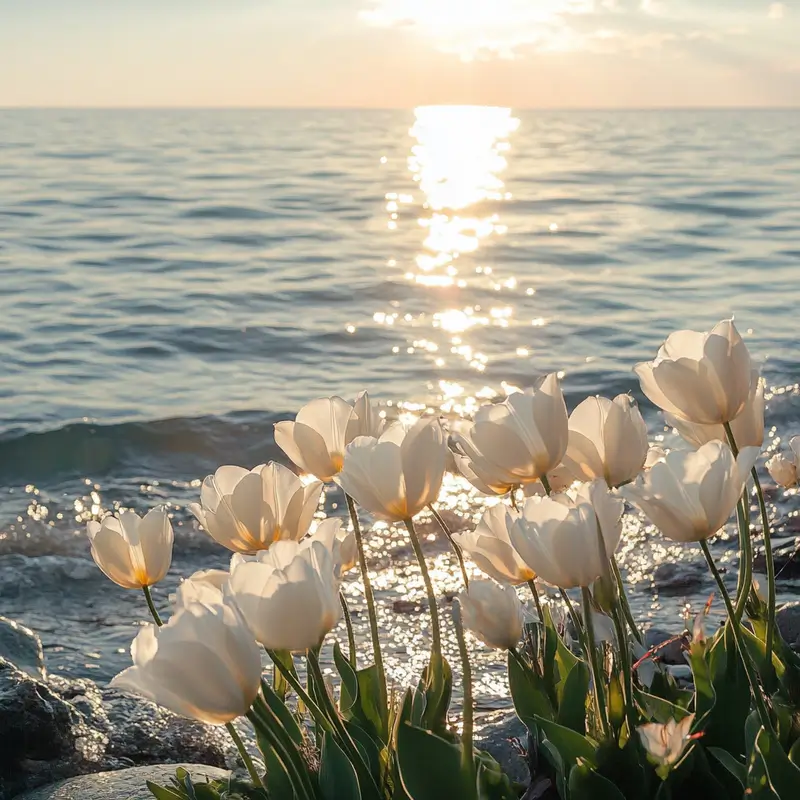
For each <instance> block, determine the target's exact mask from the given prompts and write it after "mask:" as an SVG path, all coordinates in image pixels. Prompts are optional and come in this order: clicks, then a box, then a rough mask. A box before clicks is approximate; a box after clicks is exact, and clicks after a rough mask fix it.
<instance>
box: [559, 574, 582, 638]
mask: <svg viewBox="0 0 800 800" xmlns="http://www.w3.org/2000/svg"><path fill="white" fill-rule="evenodd" d="M558 591H559V592H560V593H561V599H562V600H563V601H564V603H565V604H566V606H567V613H568V614H569V618H570V619H571V620H572V627H573V628H575V635H576V636H577V637H578V643H579V644H580V645H581V647H584V635H583V625H581V621H580V618H579V617H578V615H577V614H576V613H575V608H574V606H573V605H572V600H570V599H569V595H568V594H567V593H566V591H565V590H564V589H561V588H559V590H558Z"/></svg>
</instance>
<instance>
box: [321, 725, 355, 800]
mask: <svg viewBox="0 0 800 800" xmlns="http://www.w3.org/2000/svg"><path fill="white" fill-rule="evenodd" d="M319 788H320V791H321V792H322V797H323V799H324V800H361V791H360V790H359V788H358V777H357V775H356V771H355V768H354V767H353V765H352V764H351V763H350V761H349V760H348V758H347V756H346V755H345V752H344V750H342V748H341V747H339V745H338V744H337V743H336V741H335V739H334V738H333V735H332V734H331V733H330V732H328V731H326V732H325V733H324V735H323V737H322V753H321V755H320V767H319Z"/></svg>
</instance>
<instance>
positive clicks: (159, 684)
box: [111, 598, 261, 725]
mask: <svg viewBox="0 0 800 800" xmlns="http://www.w3.org/2000/svg"><path fill="white" fill-rule="evenodd" d="M131 655H132V657H133V666H132V667H129V668H128V669H126V670H124V671H123V672H121V673H120V674H119V675H117V676H116V677H115V678H114V679H113V680H112V681H111V685H112V686H113V687H115V688H118V689H125V690H127V691H130V692H134V693H136V694H140V695H143V696H144V697H147V698H149V699H150V700H152V701H153V702H155V703H158V705H161V706H164V707H165V708H168V709H169V710H170V711H174V712H175V713H176V714H180V715H182V716H184V717H190V718H191V719H196V720H199V721H200V722H206V723H209V724H211V725H224V724H226V723H228V722H231V721H232V720H234V719H236V718H237V717H240V716H242V715H243V714H246V713H247V712H248V711H249V710H250V707H251V706H252V704H253V701H254V700H255V699H256V696H257V695H258V690H259V687H260V681H261V654H260V651H259V648H258V645H257V644H256V641H255V639H254V638H253V634H252V633H251V631H250V629H249V628H248V626H247V624H246V623H245V621H244V619H243V618H242V615H241V613H240V611H239V609H238V608H237V607H236V605H235V603H233V602H232V601H231V600H230V599H229V598H228V599H225V600H221V599H220V600H218V601H216V602H207V601H206V602H192V603H189V604H187V605H185V606H182V607H180V608H179V609H178V610H177V612H176V613H175V614H174V615H173V616H172V617H171V618H170V620H169V622H167V623H166V625H164V626H163V627H161V628H158V627H156V626H155V625H147V626H145V627H144V628H142V630H141V631H140V632H139V634H138V635H137V637H136V639H134V641H133V644H132V645H131Z"/></svg>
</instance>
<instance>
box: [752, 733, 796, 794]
mask: <svg viewBox="0 0 800 800" xmlns="http://www.w3.org/2000/svg"><path fill="white" fill-rule="evenodd" d="M755 753H756V754H757V755H758V756H760V757H761V759H762V760H763V761H764V767H765V769H766V772H767V776H768V778H769V782H770V785H771V787H772V789H773V791H774V792H775V794H777V795H778V797H779V798H780V800H797V798H798V797H800V768H798V767H797V766H795V765H794V764H793V763H792V762H791V761H790V760H789V758H788V756H787V755H786V753H784V752H783V750H782V749H781V746H780V744H779V742H778V740H777V739H776V738H775V736H774V734H772V733H768V732H767V731H765V730H764V729H763V728H762V729H761V730H760V731H759V733H758V735H757V736H756V743H755Z"/></svg>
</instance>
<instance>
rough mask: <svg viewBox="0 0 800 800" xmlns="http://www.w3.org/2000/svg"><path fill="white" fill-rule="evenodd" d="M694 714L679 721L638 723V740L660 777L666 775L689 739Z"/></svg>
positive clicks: (681, 753)
mask: <svg viewBox="0 0 800 800" xmlns="http://www.w3.org/2000/svg"><path fill="white" fill-rule="evenodd" d="M693 722H694V714H689V715H688V716H686V717H684V718H683V719H682V720H681V721H680V722H676V721H675V720H674V719H671V720H670V721H669V722H667V723H666V724H664V725H662V724H660V723H658V722H650V723H648V724H647V725H640V726H639V727H638V728H637V729H636V730H637V732H638V733H639V741H640V742H641V743H642V747H643V748H644V750H645V752H646V753H647V756H648V758H649V759H650V760H651V761H652V762H653V764H655V765H656V767H657V768H658V769H659V774H660V775H661V777H662V778H663V777H666V774H667V773H668V772H669V769H670V768H671V767H673V766H674V765H675V764H676V763H677V762H678V760H679V759H680V757H681V755H683V751H684V749H685V748H686V745H687V743H688V742H689V741H690V740H691V736H690V735H689V731H691V729H692V723H693Z"/></svg>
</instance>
